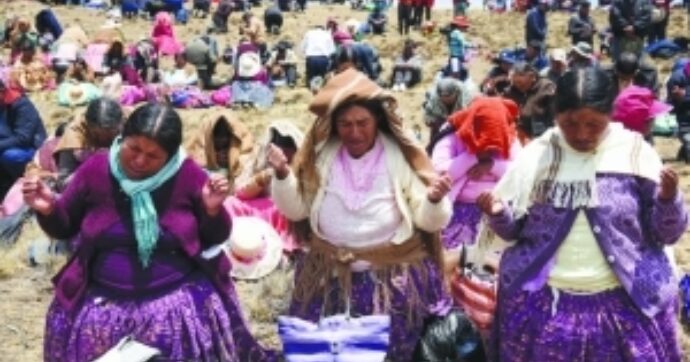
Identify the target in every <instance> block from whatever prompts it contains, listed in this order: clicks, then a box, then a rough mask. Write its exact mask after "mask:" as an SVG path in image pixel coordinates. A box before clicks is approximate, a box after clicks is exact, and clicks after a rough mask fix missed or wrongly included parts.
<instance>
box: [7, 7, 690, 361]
mask: <svg viewBox="0 0 690 362" xmlns="http://www.w3.org/2000/svg"><path fill="white" fill-rule="evenodd" d="M42 6H43V5H41V4H40V3H37V2H29V1H24V0H13V1H2V0H0V18H4V17H5V16H7V15H9V14H17V15H27V16H30V17H31V18H33V15H34V14H35V13H36V12H37V11H38V10H39V9H41V7H42ZM253 11H254V13H255V14H257V15H259V16H261V15H262V14H263V10H262V9H259V8H255V9H254V10H253ZM55 12H56V13H57V15H58V18H59V19H60V21H61V22H62V24H63V26H64V25H66V24H71V23H80V24H81V25H82V26H84V27H85V28H86V29H87V33H88V30H89V29H91V30H92V29H96V28H97V27H99V26H100V25H102V24H103V23H104V22H105V19H106V18H105V14H103V13H99V12H96V11H92V10H87V9H82V8H78V7H59V8H56V9H55ZM332 15H337V16H338V17H339V18H340V19H341V20H345V19H348V18H350V17H353V18H356V19H360V20H364V19H365V18H366V14H365V13H363V12H356V11H353V10H351V9H350V8H349V6H347V5H319V4H314V5H313V6H311V7H310V8H309V10H308V11H307V12H306V13H305V14H296V13H290V14H286V19H285V26H284V29H283V35H281V36H279V37H276V36H270V37H269V41H270V42H271V43H273V42H276V41H277V40H279V39H289V40H292V41H293V42H295V43H298V42H299V41H300V39H301V36H302V34H303V33H304V31H305V29H306V28H307V27H308V26H309V25H312V24H315V23H325V20H326V18H327V17H328V16H332ZM389 16H390V17H391V20H392V24H391V25H393V26H395V10H394V9H393V10H391V11H390V12H389ZM595 16H596V18H597V24H598V25H599V27H600V28H603V27H604V26H605V25H606V24H607V20H606V13H604V12H602V11H596V12H595ZM433 17H434V19H435V20H436V21H437V22H438V23H446V22H447V21H449V20H450V18H451V14H450V12H449V11H448V10H443V11H436V12H435V13H434V14H433ZM470 19H471V21H472V28H471V29H470V31H469V38H470V39H471V40H472V41H473V42H475V43H476V44H477V45H478V52H477V56H476V57H475V58H474V60H473V61H472V63H471V66H470V69H471V75H472V76H473V78H474V80H475V81H476V82H479V81H481V79H482V78H483V75H484V74H485V72H486V71H487V69H488V68H489V66H490V64H489V62H488V61H487V59H488V58H489V55H490V53H491V52H490V50H492V49H493V50H496V49H500V48H501V47H506V46H515V45H518V44H521V43H522V39H523V24H524V15H522V14H489V13H486V12H480V11H474V12H472V13H471V14H470ZM567 19H568V15H566V14H561V13H552V14H551V15H550V16H549V24H550V29H551V32H550V34H549V39H548V44H549V46H550V47H557V46H562V47H566V46H568V44H569V39H568V38H567V37H566V35H565V27H566V22H567ZM2 20H3V21H4V19H2ZM239 20H240V15H239V14H233V15H232V17H231V25H230V27H231V32H230V34H228V35H227V36H222V37H221V38H220V39H219V41H220V42H221V43H222V44H221V45H223V46H224V45H225V44H235V42H236V41H237V39H238V35H237V32H236V29H237V24H238V22H239ZM207 24H208V20H202V19H192V20H191V22H190V23H189V24H188V25H186V26H178V27H177V28H176V31H177V34H178V36H179V37H180V38H182V40H188V39H190V38H192V37H194V36H196V35H198V34H201V32H202V31H203V30H204V29H205V28H206V26H207ZM686 24H687V19H686V16H685V13H684V12H682V11H675V12H674V13H673V14H672V19H671V24H670V35H671V36H678V35H687V31H688V30H687V29H688V28H687V25H686ZM391 29H392V28H391ZM122 31H123V32H124V35H125V36H126V38H127V40H128V41H136V40H138V39H139V38H140V37H142V36H145V35H146V34H148V33H149V32H150V23H149V22H147V21H144V20H142V19H138V20H129V21H125V22H124V24H123V26H122ZM412 37H413V38H415V39H416V40H419V41H421V42H422V44H423V51H422V52H423V54H424V55H425V58H426V63H425V72H424V76H425V78H424V81H423V84H421V85H420V86H418V87H415V88H414V89H410V90H408V91H407V92H406V93H404V94H398V100H399V103H400V107H401V110H402V113H403V114H404V116H405V120H406V125H407V126H409V127H413V126H415V125H420V126H421V124H422V123H421V121H422V120H421V118H422V113H421V104H422V101H423V99H424V92H425V90H426V89H427V88H428V87H429V85H430V84H431V83H430V82H431V79H432V74H433V73H434V72H435V71H436V70H437V69H439V68H440V67H441V66H442V64H443V63H444V62H445V60H446V58H445V57H446V54H447V51H446V46H445V41H444V39H443V37H442V36H441V35H440V34H438V33H435V34H432V35H431V36H428V37H421V36H420V35H419V34H413V35H412ZM403 40H404V39H403V38H402V37H401V36H399V35H398V34H397V33H396V32H394V31H389V32H388V33H387V34H386V35H385V36H381V37H374V38H369V39H367V41H369V42H371V43H372V44H374V45H375V46H376V47H377V49H378V50H379V52H380V55H381V59H382V63H383V66H384V68H385V72H384V75H383V76H384V78H385V79H389V77H390V68H391V64H392V62H393V59H394V57H395V56H396V55H397V54H398V52H399V50H400V49H401V45H402V42H403ZM4 54H5V55H6V54H7V51H6V50H5V53H4ZM669 64H670V62H660V63H659V68H660V70H661V71H662V73H664V75H665V74H667V73H668V70H669V69H670V65H669ZM302 71H303V70H302ZM225 75H228V74H225ZM31 97H32V99H33V100H34V102H35V103H36V105H37V106H38V108H39V110H40V112H41V114H42V116H43V119H44V122H45V123H46V125H47V127H48V129H49V131H51V132H52V130H53V129H54V127H55V125H56V124H57V123H58V122H60V121H64V120H66V119H69V117H70V115H71V114H72V113H73V112H74V111H75V110H73V109H68V108H63V107H59V106H57V104H56V94H55V93H54V92H44V93H40V94H34V95H32V96H31ZM310 99H311V94H310V92H309V91H308V90H307V89H305V88H296V89H294V90H290V89H285V88H282V89H279V90H278V91H277V93H276V102H275V104H274V106H273V107H272V108H270V109H268V110H264V111H258V110H239V111H237V112H238V115H239V117H240V118H241V119H242V120H243V121H244V122H245V123H246V124H247V125H248V126H249V127H250V128H251V129H252V131H253V132H254V133H255V135H256V136H258V135H259V134H260V133H261V131H262V130H263V129H264V127H265V126H266V125H267V124H268V123H269V122H271V121H272V120H275V119H278V118H282V119H285V118H287V119H291V120H293V121H294V122H295V123H296V124H297V125H299V126H300V127H302V128H303V129H304V128H306V127H307V126H308V125H309V124H310V122H311V121H312V117H311V116H310V115H309V113H308V112H307V104H308V102H309V101H310ZM208 112H209V110H192V111H182V112H181V113H182V116H183V120H184V125H185V136H186V137H189V136H190V134H191V132H192V131H193V130H194V129H195V128H196V127H197V124H198V121H199V120H200V119H201V118H202V117H204V115H205V114H207V113H208ZM421 128H423V127H421ZM657 141H658V142H657V147H658V149H659V151H660V153H661V154H662V156H663V157H664V158H665V159H667V160H668V163H669V164H670V165H671V166H672V167H674V168H675V169H676V170H678V171H679V172H680V173H681V175H682V176H683V178H682V189H683V191H684V192H685V195H686V197H690V167H688V166H685V165H683V164H679V163H676V162H674V161H672V158H673V157H672V156H673V155H674V152H675V150H676V148H677V146H678V145H677V142H676V141H675V140H668V139H658V140H657ZM43 237H44V236H43V234H42V232H41V231H40V230H39V229H38V228H37V227H36V225H35V224H34V223H29V224H28V225H27V226H25V228H24V231H23V233H22V236H21V238H20V240H19V241H18V242H17V244H15V245H13V246H10V247H3V248H2V249H0V361H8V362H10V361H28V362H32V361H39V360H41V359H42V343H43V342H42V338H43V324H44V317H45V312H46V309H47V306H48V304H49V303H50V301H51V299H52V289H51V285H50V278H51V276H52V275H53V274H54V273H55V272H56V271H57V270H58V269H59V267H60V266H61V265H62V264H63V263H64V261H65V260H64V258H63V257H53V258H51V259H49V260H48V262H47V263H46V264H45V265H42V266H39V267H30V266H29V264H28V261H27V250H28V247H29V245H30V244H31V242H32V240H35V239H37V238H43ZM676 255H677V259H678V264H679V265H680V266H681V268H682V269H683V271H684V272H690V236H688V234H686V236H685V237H684V238H683V240H682V241H681V243H679V244H678V245H677V246H676ZM289 280H290V273H289V271H284V272H281V273H273V274H272V276H271V277H269V278H268V279H267V280H266V281H264V282H262V283H260V284H255V283H250V284H247V283H243V284H240V285H239V287H238V289H239V293H240V298H241V299H242V302H243V304H244V305H245V311H246V312H247V314H248V317H249V318H250V320H251V321H252V323H251V324H252V329H253V331H254V333H255V334H256V335H257V337H258V338H259V339H260V340H262V341H263V342H264V343H266V344H267V345H270V346H274V347H279V342H278V340H277V338H276V335H275V326H274V322H273V321H274V319H275V316H277V315H279V314H280V313H281V312H282V311H284V310H285V308H286V305H287V295H288V293H289V287H288V285H289ZM682 338H683V346H684V351H685V355H688V356H690V336H689V335H683V337H682ZM686 361H690V358H689V357H686Z"/></svg>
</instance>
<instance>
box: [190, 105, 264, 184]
mask: <svg viewBox="0 0 690 362" xmlns="http://www.w3.org/2000/svg"><path fill="white" fill-rule="evenodd" d="M185 149H186V150H187V151H188V152H189V156H190V157H191V158H192V159H193V160H194V161H196V163H197V164H198V165H199V166H201V167H202V168H203V169H205V170H206V171H208V172H210V173H214V174H219V175H223V176H224V177H226V178H227V180H228V183H229V185H230V189H231V191H233V192H234V189H235V182H236V181H237V178H238V177H240V175H241V174H242V171H243V170H244V166H245V164H246V163H247V162H248V159H249V157H250V155H251V153H252V151H253V150H254V139H253V137H252V135H251V133H250V132H249V130H248V129H247V127H246V126H245V125H244V124H243V123H242V122H240V120H239V119H238V118H237V116H236V115H235V114H234V113H233V112H231V111H227V110H225V111H218V112H214V113H211V114H209V115H208V116H206V117H205V118H204V119H202V121H201V124H200V125H199V128H198V130H197V131H196V132H195V134H194V135H193V136H192V137H191V138H190V139H189V141H188V143H187V144H186V145H185Z"/></svg>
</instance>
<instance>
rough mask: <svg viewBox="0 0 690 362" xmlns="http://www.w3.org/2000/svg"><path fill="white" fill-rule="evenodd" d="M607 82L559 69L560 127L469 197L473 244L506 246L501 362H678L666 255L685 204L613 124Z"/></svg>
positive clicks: (683, 223)
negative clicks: (478, 218)
mask: <svg viewBox="0 0 690 362" xmlns="http://www.w3.org/2000/svg"><path fill="white" fill-rule="evenodd" d="M614 86H615V85H614V84H613V83H612V81H611V78H610V77H609V76H608V74H606V72H605V71H603V70H602V69H601V68H598V67H590V68H581V69H577V70H574V71H571V72H568V73H566V75H564V76H563V78H561V79H560V81H559V83H558V91H557V92H556V94H557V101H556V104H557V108H556V109H557V113H556V114H557V115H556V123H557V126H556V127H554V128H551V129H550V130H548V131H547V133H545V134H544V135H543V136H542V137H540V138H538V139H536V140H534V141H532V142H531V143H530V144H529V145H528V146H527V147H526V148H524V149H523V150H522V151H521V152H520V154H519V156H518V157H517V159H516V160H515V161H514V162H513V164H512V166H511V167H510V168H509V170H508V172H506V174H505V175H504V176H503V178H502V179H501V181H499V183H498V185H497V186H496V187H495V188H494V190H493V191H492V192H487V193H484V194H482V195H481V196H480V197H479V199H478V204H479V206H480V208H481V209H482V212H483V213H484V214H485V215H486V218H487V226H488V227H489V228H490V229H489V230H487V233H483V234H484V235H486V238H485V239H482V240H479V243H480V244H479V245H486V246H487V247H490V246H491V245H492V244H493V243H496V244H497V245H507V249H505V251H504V252H503V254H502V256H501V258H500V265H499V267H498V270H499V275H498V280H497V284H498V292H497V299H498V300H499V303H497V305H496V307H497V309H496V310H495V314H494V315H495V316H496V319H495V320H494V326H493V331H494V335H493V336H492V341H493V342H492V343H491V347H490V348H489V350H492V351H494V352H495V353H496V354H495V356H496V358H497V359H498V360H502V361H504V360H509V361H528V360H529V361H546V360H549V361H559V360H560V361H574V360H578V359H581V358H582V356H588V357H587V358H586V359H587V360H592V361H601V360H606V359H609V358H613V359H619V360H620V359H623V360H626V359H627V360H640V361H680V360H681V359H682V358H681V350H680V346H679V342H678V332H677V307H676V305H677V298H678V285H677V281H676V277H675V271H674V267H673V265H672V262H671V261H670V260H669V257H668V254H667V252H666V247H667V246H670V245H673V244H674V243H676V242H677V241H678V240H679V239H680V238H681V237H682V235H683V233H684V232H685V231H686V230H687V228H688V213H687V208H686V207H685V204H684V202H683V194H682V192H681V191H680V190H679V188H678V180H679V177H678V175H677V174H676V173H675V172H674V171H673V170H672V169H670V168H666V167H664V166H663V164H662V161H661V159H660V158H659V155H658V154H657V152H656V151H655V150H654V148H653V147H651V145H649V144H648V143H647V142H645V141H644V140H643V139H642V137H641V136H640V135H639V134H637V133H635V132H631V131H628V130H625V129H624V128H623V126H622V125H620V124H617V123H614V122H610V112H611V108H612V103H613V97H614V94H615V93H614V92H613V88H614ZM550 155H557V156H556V157H551V156H550ZM488 231H490V232H488ZM622 325H625V326H626V327H625V331H635V332H634V333H627V332H625V331H624V330H621V329H620V328H618V327H614V326H622Z"/></svg>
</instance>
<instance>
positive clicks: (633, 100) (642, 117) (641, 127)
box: [611, 85, 673, 143]
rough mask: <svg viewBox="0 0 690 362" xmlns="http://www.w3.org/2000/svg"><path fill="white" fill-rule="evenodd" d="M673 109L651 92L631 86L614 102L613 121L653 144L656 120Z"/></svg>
mask: <svg viewBox="0 0 690 362" xmlns="http://www.w3.org/2000/svg"><path fill="white" fill-rule="evenodd" d="M671 109H673V107H672V106H670V105H669V104H667V103H664V102H660V101H658V100H657V99H656V96H655V95H654V93H653V92H652V91H651V90H649V89H647V88H643V87H638V86H636V85H631V86H629V87H627V88H625V89H623V91H622V92H620V93H619V94H618V96H617V97H616V99H615V100H614V101H613V112H612V113H611V120H612V121H615V122H620V123H622V124H623V127H625V128H626V129H628V130H631V131H633V132H637V133H639V134H641V135H642V137H644V139H645V140H647V141H648V142H650V143H651V142H652V136H653V135H652V128H653V127H654V120H655V119H656V117H658V116H661V115H664V114H667V113H669V112H670V111H671Z"/></svg>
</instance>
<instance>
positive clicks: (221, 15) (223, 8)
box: [210, 0, 233, 34]
mask: <svg viewBox="0 0 690 362" xmlns="http://www.w3.org/2000/svg"><path fill="white" fill-rule="evenodd" d="M232 10H233V0H220V1H219V2H218V7H216V11H214V12H213V16H212V17H211V21H212V24H213V25H212V26H211V29H210V30H211V31H212V32H216V33H220V34H226V33H227V32H228V18H229V17H230V14H231V13H232Z"/></svg>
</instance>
